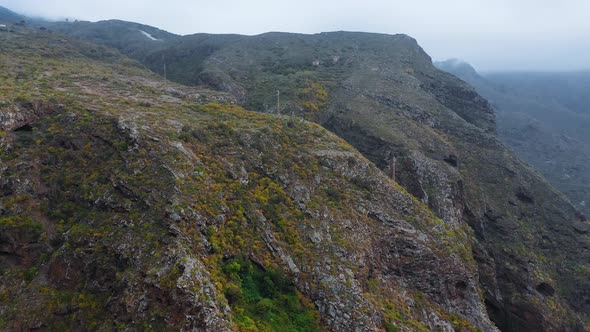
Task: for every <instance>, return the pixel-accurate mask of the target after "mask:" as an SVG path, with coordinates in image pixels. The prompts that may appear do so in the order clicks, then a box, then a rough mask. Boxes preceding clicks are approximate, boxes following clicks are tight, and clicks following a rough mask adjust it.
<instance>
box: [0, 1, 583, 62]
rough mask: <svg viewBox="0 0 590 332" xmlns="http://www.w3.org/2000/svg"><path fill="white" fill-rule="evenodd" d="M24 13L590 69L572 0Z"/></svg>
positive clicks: (29, 8)
mask: <svg viewBox="0 0 590 332" xmlns="http://www.w3.org/2000/svg"><path fill="white" fill-rule="evenodd" d="M0 6H4V7H6V8H8V9H10V10H13V11H15V12H17V13H19V14H23V15H26V16H30V17H41V18H46V19H53V20H56V19H57V20H59V19H65V18H68V19H70V20H74V19H78V20H84V21H91V22H95V21H100V20H108V19H119V20H124V21H131V22H136V23H141V24H146V25H151V26H154V27H157V28H160V29H162V30H166V31H169V32H172V33H175V34H179V35H187V34H195V33H211V34H229V33H234V34H241V35H258V34H261V33H265V32H270V31H280V32H291V33H303V34H313V33H320V32H328V31H362V32H372V33H385V34H398V33H401V34H407V35H409V36H411V37H413V38H415V39H416V40H417V41H418V43H419V44H420V46H422V47H423V48H424V50H425V51H426V52H427V53H428V54H429V55H430V56H431V57H432V59H433V61H442V60H446V59H450V58H458V59H463V60H464V61H466V62H468V63H470V64H472V65H473V66H474V67H475V68H476V69H477V70H478V72H482V73H484V72H491V71H492V72H496V71H535V72H537V71H549V72H555V71H576V70H590V57H588V56H587V55H588V54H590V45H589V44H588V43H587V42H586V40H587V39H586V37H587V36H588V34H589V33H590V22H589V21H588V20H586V18H585V13H587V12H589V11H590V3H588V2H586V1H583V0H572V1H566V2H564V3H552V2H548V1H541V2H535V1H532V0H525V1H520V2H519V3H518V4H515V3H512V2H509V1H480V2H478V3H472V2H470V1H467V0H455V1H451V2H449V3H445V4H444V5H441V4H439V3H437V2H433V1H428V0H420V1H417V2H416V1H415V2H413V3H409V2H405V3H391V2H386V1H377V0H372V1H369V2H366V3H365V4H362V5H361V4H359V3H357V2H354V1H340V2H337V3H334V2H323V3H316V2H312V1H308V0H303V1H299V2H298V3H296V4H293V3H289V4H281V3H275V2H272V1H268V0H259V1H256V2H255V3H252V2H249V3H240V2H238V1H233V0H231V1H221V2H217V3H215V4H211V3H206V2H191V1H186V0H171V1H167V2H165V3H164V2H160V1H156V0H152V1H137V0H132V1H125V2H122V3H118V2H116V1H114V0H108V1H101V2H100V3H95V2H92V1H72V0H57V1H52V2H51V3H46V2H41V1H37V0H0Z"/></svg>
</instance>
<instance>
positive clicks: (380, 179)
mask: <svg viewBox="0 0 590 332" xmlns="http://www.w3.org/2000/svg"><path fill="white" fill-rule="evenodd" d="M0 69H1V70H0V83H1V84H0V96H1V100H0V149H1V153H0V329H2V330H8V331H19V330H30V329H36V330H76V331H77V330H125V329H131V330H209V331H226V330H235V329H241V330H246V331H256V330H262V331H264V330H281V331H313V330H333V331H342V330H359V331H374V330H378V329H385V330H387V331H396V330H405V331H420V330H423V331H426V330H445V331H451V330H453V329H455V330H462V331H467V330H475V329H476V328H480V329H482V330H485V331H493V330H495V327H494V326H493V325H492V324H491V322H490V321H489V319H488V318H487V314H486V312H485V309H484V304H483V299H482V298H481V297H480V290H479V286H478V281H477V271H476V265H475V262H474V261H473V259H472V253H471V240H470V239H471V235H470V234H471V232H470V230H469V228H468V227H467V226H466V225H463V224H460V223H457V224H453V225H450V224H448V223H445V222H443V221H442V220H440V219H439V218H437V217H436V216H434V215H433V214H432V213H431V212H430V210H429V209H428V208H427V207H426V206H425V205H424V204H422V203H421V202H419V201H418V200H416V199H415V198H413V197H412V196H411V195H409V194H408V193H406V192H405V190H403V189H402V188H401V187H399V186H398V185H396V184H395V183H394V182H393V181H391V180H390V179H389V178H387V177H386V176H385V175H384V174H383V173H382V172H381V171H380V170H379V169H377V168H376V167H375V166H374V165H373V164H372V163H370V162H369V161H368V160H367V159H365V158H364V157H363V156H361V155H360V154H359V153H358V152H357V151H356V150H355V149H354V148H352V147H351V146H350V145H348V144H347V143H346V142H344V141H343V140H341V139H339V138H338V137H336V136H335V135H333V134H331V133H329V132H328V131H326V130H325V129H323V128H321V127H320V126H318V125H316V124H313V123H309V122H307V121H304V120H301V119H296V118H291V117H285V116H271V115H264V114H259V113H251V112H247V111H244V110H243V109H241V108H240V107H238V106H235V105H232V102H233V100H234V99H233V97H231V96H229V95H226V94H223V93H218V92H213V91H209V90H198V89H193V88H186V87H182V86H178V85H175V84H171V83H168V82H164V81H162V80H160V79H159V78H158V77H156V76H155V75H153V74H150V73H148V72H146V71H144V70H143V69H142V68H141V66H140V65H138V64H137V63H136V62H134V61H131V60H129V59H127V58H125V57H123V56H121V55H120V54H119V53H117V52H115V51H113V50H111V49H108V48H105V47H100V46H96V45H92V44H86V43H82V42H76V41H71V40H68V39H66V38H64V37H63V36H59V35H57V34H55V33H48V32H43V31H33V30H26V29H21V28H15V29H14V31H13V32H0ZM554 303H555V306H559V305H560V304H559V303H560V302H559V300H555V302H554ZM557 322H560V321H559V320H556V323H557Z"/></svg>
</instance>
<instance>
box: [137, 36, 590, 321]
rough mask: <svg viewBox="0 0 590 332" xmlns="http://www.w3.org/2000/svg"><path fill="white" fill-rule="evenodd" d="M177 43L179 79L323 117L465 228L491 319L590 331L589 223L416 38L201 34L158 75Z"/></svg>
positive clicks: (153, 63)
mask: <svg viewBox="0 0 590 332" xmlns="http://www.w3.org/2000/svg"><path fill="white" fill-rule="evenodd" d="M191 38H195V40H194V41H193V42H191V40H192V39H191ZM203 39H205V40H206V44H207V45H214V47H209V46H207V47H202V45H201V44H200V41H201V40H203ZM180 49H181V50H183V52H184V53H182V54H184V55H183V56H181V54H177V55H178V56H177V57H176V59H177V61H176V62H175V63H167V68H172V70H171V71H172V72H175V73H182V74H181V75H178V76H169V77H171V78H172V79H175V80H177V81H179V82H183V83H194V84H206V85H209V86H211V87H213V88H215V89H220V90H223V91H226V92H228V93H231V94H232V95H233V96H234V97H235V98H236V99H237V100H238V101H239V102H240V103H241V104H243V105H246V106H247V107H248V108H250V109H253V110H258V111H262V112H272V113H277V112H278V113H282V114H285V113H286V114H293V115H300V116H303V117H306V118H308V119H312V120H315V121H318V122H320V123H322V124H323V125H324V126H326V127H328V128H329V129H331V130H332V131H333V132H335V133H337V134H338V135H340V136H341V137H343V138H344V139H346V140H347V141H348V142H349V143H351V144H352V145H354V146H355V147H356V148H358V149H359V150H360V151H361V152H362V153H363V154H364V155H365V156H366V157H367V158H368V159H369V160H371V161H372V162H374V163H375V164H376V165H377V166H379V167H380V168H381V169H382V170H383V171H385V172H386V173H392V171H393V170H392V167H391V165H395V166H396V168H395V178H396V181H397V182H399V183H400V184H401V185H403V186H404V187H405V188H406V189H407V190H408V191H409V192H410V193H412V194H413V195H414V196H415V197H417V198H419V199H420V200H422V201H423V202H424V203H426V204H427V205H428V206H429V207H430V208H431V209H432V210H433V211H434V212H435V213H436V215H437V216H439V217H440V218H442V219H443V220H444V221H445V223H446V225H447V227H449V229H451V230H460V229H463V227H464V225H466V224H469V225H470V226H471V228H472V229H473V230H474V232H475V235H476V241H475V243H474V259H475V261H476V262H477V265H478V273H479V280H480V285H481V286H482V288H483V290H484V297H485V303H486V305H487V309H488V313H489V314H490V316H491V317H492V319H493V320H494V321H495V323H496V324H497V325H498V326H499V327H500V328H501V329H502V330H505V331H528V330H548V331H551V330H553V331H558V330H564V329H583V328H582V326H581V325H579V318H577V316H579V315H581V316H584V317H586V316H587V314H588V312H589V311H590V307H589V304H590V301H589V299H588V294H590V292H589V290H590V285H589V283H588V275H589V271H590V270H589V269H588V264H589V256H588V251H587V248H588V240H589V238H588V224H587V221H586V220H585V218H583V217H582V216H580V215H578V214H577V212H576V210H575V209H574V208H573V207H572V206H571V204H570V203H569V202H568V201H567V200H566V199H565V198H564V197H563V196H562V195H561V194H560V193H559V192H557V191H556V190H554V189H553V188H552V187H551V186H550V185H548V184H547V183H546V182H545V180H544V179H543V178H542V177H541V176H539V175H538V174H537V173H535V172H534V171H533V170H532V169H530V168H529V167H528V166H527V165H526V164H524V163H522V162H521V161H519V160H518V159H517V158H515V157H514V156H513V155H512V154H511V153H510V152H509V151H508V150H507V149H506V148H505V147H504V146H503V145H502V144H501V143H500V142H499V141H498V139H497V137H496V135H495V121H494V113H493V111H492V109H491V108H490V106H489V105H488V103H487V102H486V101H485V100H484V99H483V98H481V97H480V96H479V95H478V94H477V93H476V92H475V91H474V90H473V89H472V88H471V87H469V86H468V85H467V84H465V83H464V82H462V81H460V80H459V79H457V78H455V77H454V76H452V75H449V74H446V73H444V72H441V71H439V70H437V69H436V68H434V66H433V65H432V63H431V59H430V58H429V57H428V56H427V55H426V54H425V53H424V52H423V50H422V49H421V48H420V47H419V46H418V45H417V44H416V42H415V41H414V40H413V39H411V38H409V37H407V36H404V35H397V36H388V35H377V34H364V33H346V32H337V33H322V34H318V35H297V34H281V33H268V34H264V35H260V36H252V37H246V36H221V37H220V38H219V39H217V38H216V37H215V36H213V35H208V36H205V35H199V37H195V36H191V37H183V38H182V39H181V40H180V41H178V42H177V43H174V45H171V46H170V47H167V48H165V49H160V50H155V51H154V52H153V53H152V54H150V55H149V56H148V57H147V59H145V62H144V63H145V64H146V65H148V66H149V67H150V68H153V69H154V70H157V68H161V67H162V66H163V63H162V60H160V59H164V58H166V59H170V58H172V56H171V55H173V54H175V52H176V50H180ZM164 54H165V55H166V56H163V55H164ZM277 89H278V90H280V96H281V101H280V103H277V98H276V90H277ZM279 107H280V108H279ZM394 158H395V159H394ZM393 160H396V163H392V161H393ZM584 319H587V318H584Z"/></svg>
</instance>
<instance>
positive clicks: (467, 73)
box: [434, 59, 481, 81]
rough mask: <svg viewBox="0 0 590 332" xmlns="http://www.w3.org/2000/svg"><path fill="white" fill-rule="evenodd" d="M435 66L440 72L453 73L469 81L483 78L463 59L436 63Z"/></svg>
mask: <svg viewBox="0 0 590 332" xmlns="http://www.w3.org/2000/svg"><path fill="white" fill-rule="evenodd" d="M434 65H435V66H436V67H437V68H438V69H440V70H444V71H446V72H449V73H452V74H454V75H456V76H458V77H460V78H462V79H466V80H467V81H470V80H469V79H474V78H481V76H479V74H478V72H477V71H476V70H475V68H473V66H472V65H471V64H469V63H468V62H466V61H464V60H461V59H447V60H444V61H436V62H434Z"/></svg>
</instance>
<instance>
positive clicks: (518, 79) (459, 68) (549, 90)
mask: <svg viewBox="0 0 590 332" xmlns="http://www.w3.org/2000/svg"><path fill="white" fill-rule="evenodd" d="M436 65H437V66H438V67H439V68H441V69H443V70H445V71H448V72H450V73H452V74H454V75H457V77H459V78H461V79H463V80H465V81H466V82H468V83H470V84H472V85H473V86H474V87H475V89H476V90H477V91H478V93H480V94H481V95H482V96H484V97H485V98H487V99H488V100H490V102H491V103H492V104H493V105H494V107H495V109H496V111H497V117H498V135H499V136H500V139H501V140H502V141H503V142H505V144H506V145H508V146H509V147H510V148H511V149H512V150H514V152H515V153H516V154H517V155H518V156H519V157H520V158H522V159H524V160H526V161H527V162H528V163H530V164H531V165H533V166H534V167H535V168H537V169H538V170H539V171H540V172H541V173H542V174H543V176H545V178H547V180H548V181H549V182H550V183H551V184H553V185H554V186H555V187H556V188H558V189H559V190H561V191H562V192H563V193H565V194H566V195H567V196H568V197H569V199H570V200H571V202H572V204H573V205H574V206H575V207H576V208H577V209H578V210H580V211H581V212H582V213H584V214H586V215H589V214H590V204H588V203H587V202H590V175H589V174H590V172H588V165H590V135H589V134H588V131H587V130H586V129H587V128H588V126H590V113H589V112H588V108H587V105H588V103H587V97H586V93H585V91H586V90H588V87H590V74H589V73H588V72H587V71H580V72H564V73H526V72H523V73H504V74H501V73H498V74H489V75H485V76H480V75H479V74H478V73H477V72H476V71H475V69H474V68H473V67H471V66H470V65H469V64H467V63H465V62H461V61H458V60H455V61H452V60H448V61H444V62H439V63H437V64H436Z"/></svg>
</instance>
